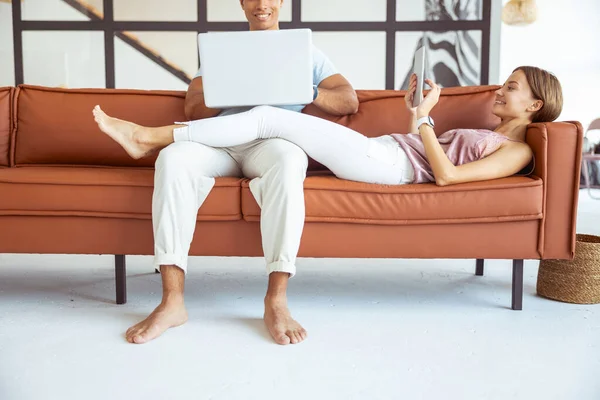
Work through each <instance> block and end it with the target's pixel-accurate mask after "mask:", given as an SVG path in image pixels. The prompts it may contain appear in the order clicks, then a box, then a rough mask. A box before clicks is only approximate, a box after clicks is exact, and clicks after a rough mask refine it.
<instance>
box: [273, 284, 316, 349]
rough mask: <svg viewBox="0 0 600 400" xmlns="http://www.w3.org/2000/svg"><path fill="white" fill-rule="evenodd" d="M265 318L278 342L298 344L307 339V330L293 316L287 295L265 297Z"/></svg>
mask: <svg viewBox="0 0 600 400" xmlns="http://www.w3.org/2000/svg"><path fill="white" fill-rule="evenodd" d="M264 320H265V325H267V329H268V330H269V333H270V334H271V336H273V339H275V342H277V344H282V345H285V344H290V343H291V344H297V343H300V342H301V341H303V340H304V339H306V336H307V333H306V330H305V329H304V328H303V327H302V326H301V325H300V324H299V323H298V322H296V321H295V320H294V319H293V318H292V316H291V314H290V310H289V309H288V306H287V299H286V297H285V296H275V297H270V296H267V297H265V316H264Z"/></svg>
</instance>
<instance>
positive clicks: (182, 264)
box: [154, 254, 188, 274]
mask: <svg viewBox="0 0 600 400" xmlns="http://www.w3.org/2000/svg"><path fill="white" fill-rule="evenodd" d="M187 262H188V257H187V256H178V255H176V254H160V255H155V256H154V268H158V269H160V266H161V265H175V266H177V267H179V268H180V269H181V270H182V271H183V272H184V273H185V274H187Z"/></svg>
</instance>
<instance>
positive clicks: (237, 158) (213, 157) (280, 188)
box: [152, 139, 308, 276]
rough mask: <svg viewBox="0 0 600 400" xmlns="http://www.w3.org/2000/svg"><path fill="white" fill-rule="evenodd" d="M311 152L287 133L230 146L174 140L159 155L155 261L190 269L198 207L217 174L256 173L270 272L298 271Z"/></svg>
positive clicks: (254, 191)
mask: <svg viewBox="0 0 600 400" xmlns="http://www.w3.org/2000/svg"><path fill="white" fill-rule="evenodd" d="M307 166H308V158H307V156H306V154H305V153H304V151H302V150H301V149H300V148H299V147H298V146H296V145H295V144H293V143H291V142H288V141H286V140H283V139H269V140H256V141H253V142H251V143H247V144H244V145H240V146H235V147H229V148H212V147H208V146H205V145H202V144H199V143H195V142H187V141H184V142H176V143H173V144H171V145H169V146H168V147H166V148H164V149H163V150H162V151H161V152H160V154H159V156H158V159H157V161H156V171H155V175H154V195H153V198H152V223H153V226H154V254H155V261H154V262H155V266H157V267H158V266H160V265H176V266H178V267H179V268H181V269H182V270H183V271H184V272H187V260H188V253H189V249H190V244H191V241H192V238H193V235H194V228H195V226H196V216H197V214H198V209H199V207H200V206H201V205H202V203H203V202H204V200H205V199H206V197H207V196H208V194H209V193H210V190H211V189H212V188H213V186H214V184H215V179H214V178H216V177H223V176H245V177H248V178H252V181H251V182H250V190H251V192H252V194H253V195H254V198H255V199H256V202H257V203H258V205H259V206H260V207H261V220H260V228H261V234H262V245H263V252H264V255H265V259H266V262H267V272H268V273H271V272H275V271H280V272H288V273H289V274H290V275H291V276H293V275H294V274H295V273H296V266H295V263H296V255H297V253H298V248H299V246H300V238H301V236H302V229H303V226H304V213H305V211H304V191H303V182H304V179H305V177H306V169H307Z"/></svg>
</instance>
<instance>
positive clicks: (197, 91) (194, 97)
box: [184, 76, 221, 121]
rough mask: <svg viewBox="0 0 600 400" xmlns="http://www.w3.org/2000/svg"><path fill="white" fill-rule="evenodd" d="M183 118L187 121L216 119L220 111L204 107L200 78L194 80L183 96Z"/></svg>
mask: <svg viewBox="0 0 600 400" xmlns="http://www.w3.org/2000/svg"><path fill="white" fill-rule="evenodd" d="M184 107H185V108H184V110H185V116H186V118H187V119H188V120H190V121H192V120H195V119H202V118H210V117H216V116H217V115H219V113H220V112H221V110H219V109H216V108H208V107H206V103H205V102H204V85H203V84H202V77H201V76H199V77H198V78H194V80H192V83H190V86H189V88H188V90H187V93H186V94H185V106H184Z"/></svg>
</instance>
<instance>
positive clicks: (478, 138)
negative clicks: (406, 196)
mask: <svg viewBox="0 0 600 400" xmlns="http://www.w3.org/2000/svg"><path fill="white" fill-rule="evenodd" d="M392 137H393V138H394V139H396V141H397V142H398V144H399V145H400V147H402V149H403V150H404V152H405V153H406V155H407V156H408V159H409V160H410V163H411V164H412V166H413V168H414V170H415V180H414V181H413V183H423V182H435V178H434V176H433V171H432V170H431V166H430V165H429V161H428V160H427V156H426V155H425V147H424V146H423V140H422V139H421V135H419V134H414V133H409V134H405V135H400V134H392ZM507 140H511V139H509V138H507V137H506V136H504V135H501V134H499V133H496V132H494V131H490V130H488V129H452V130H449V131H448V132H444V133H442V134H441V135H440V136H439V137H438V141H439V142H440V145H441V146H442V148H443V149H444V152H445V153H446V155H447V156H448V159H449V160H450V162H451V163H452V164H454V165H456V166H458V165H462V164H467V163H470V162H473V161H477V160H481V159H482V158H485V157H487V156H489V155H490V154H492V153H493V152H494V151H496V150H498V148H499V147H500V145H501V144H502V143H503V142H505V141H507Z"/></svg>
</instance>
